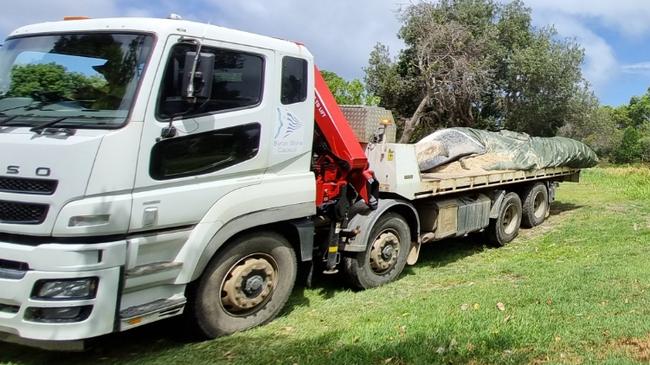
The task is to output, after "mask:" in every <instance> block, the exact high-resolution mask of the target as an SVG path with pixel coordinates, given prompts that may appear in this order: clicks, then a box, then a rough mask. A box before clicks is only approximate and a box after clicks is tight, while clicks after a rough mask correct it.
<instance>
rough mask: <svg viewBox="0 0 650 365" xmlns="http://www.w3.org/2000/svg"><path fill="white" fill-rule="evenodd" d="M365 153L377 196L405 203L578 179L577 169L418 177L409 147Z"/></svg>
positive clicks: (388, 146) (385, 147)
mask: <svg viewBox="0 0 650 365" xmlns="http://www.w3.org/2000/svg"><path fill="white" fill-rule="evenodd" d="M366 153H367V154H368V157H369V160H370V167H371V169H373V170H374V171H375V174H376V176H377V179H378V180H379V182H380V185H379V191H380V193H385V194H397V195H400V196H402V197H404V198H406V199H423V198H429V197H433V196H441V195H447V194H453V193H458V192H464V191H470V190H480V189H486V188H491V187H497V186H501V185H508V184H515V183H520V182H524V181H534V180H544V179H552V180H555V181H574V182H577V181H578V179H579V177H580V169H575V168H569V167H553V168H544V169H539V170H532V171H523V170H492V171H485V170H481V171H480V172H479V171H477V170H467V171H453V172H432V173H420V170H419V168H418V164H417V160H416V157H415V150H414V147H413V145H411V144H399V143H386V144H383V145H377V146H374V147H373V148H372V149H369V150H367V152H366Z"/></svg>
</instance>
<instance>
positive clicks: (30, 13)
mask: <svg viewBox="0 0 650 365" xmlns="http://www.w3.org/2000/svg"><path fill="white" fill-rule="evenodd" d="M5 5H6V6H3V9H2V12H1V13H0V37H4V36H6V35H8V34H9V33H10V32H11V31H12V30H14V29H16V28H18V27H20V26H23V25H27V24H32V23H39V22H45V21H58V20H61V19H63V17H64V16H66V15H87V16H92V17H98V16H102V17H106V16H113V15H117V14H119V9H118V7H117V6H116V4H115V1H114V0H92V1H79V0H56V1H52V0H29V1H25V0H23V1H20V0H19V1H12V2H11V4H5Z"/></svg>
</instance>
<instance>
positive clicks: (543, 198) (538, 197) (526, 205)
mask: <svg viewBox="0 0 650 365" xmlns="http://www.w3.org/2000/svg"><path fill="white" fill-rule="evenodd" d="M522 196H523V198H524V202H523V205H522V208H523V214H522V219H521V225H522V226H524V227H526V228H532V227H535V226H538V225H540V224H542V222H544V219H546V216H547V214H548V209H549V206H548V190H547V189H546V185H544V184H543V183H537V184H535V185H533V186H531V187H530V188H528V189H527V190H526V191H525V192H524V194H523V195H522Z"/></svg>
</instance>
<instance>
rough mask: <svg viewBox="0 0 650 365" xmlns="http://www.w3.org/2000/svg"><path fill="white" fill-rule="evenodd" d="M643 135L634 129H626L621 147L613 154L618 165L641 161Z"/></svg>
mask: <svg viewBox="0 0 650 365" xmlns="http://www.w3.org/2000/svg"><path fill="white" fill-rule="evenodd" d="M640 139H641V133H640V132H639V131H638V130H637V129H636V128H634V127H627V128H625V132H623V140H622V141H621V144H620V146H619V147H618V148H617V149H616V150H614V152H613V153H612V158H613V160H614V162H616V163H632V162H637V161H639V160H641V144H640V142H639V140H640Z"/></svg>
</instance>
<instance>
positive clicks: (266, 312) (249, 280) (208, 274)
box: [189, 232, 298, 338]
mask: <svg viewBox="0 0 650 365" xmlns="http://www.w3.org/2000/svg"><path fill="white" fill-rule="evenodd" d="M297 266H298V264H297V262H296V254H295V252H294V250H293V248H292V247H291V245H290V244H289V242H287V240H286V239H285V238H284V237H282V236H280V235H278V234H276V233H272V232H257V233H254V234H249V235H245V236H242V237H240V238H239V239H237V240H235V241H233V242H231V243H230V244H229V245H228V246H227V247H226V248H225V249H224V250H223V251H222V252H220V253H219V254H218V256H217V257H216V258H215V259H214V260H213V261H212V262H211V263H210V264H209V265H208V267H207V268H206V270H205V272H204V273H203V276H202V277H201V279H200V281H199V283H198V287H197V288H196V291H195V293H194V297H193V298H191V299H192V301H191V305H190V306H189V310H190V311H191V313H190V315H191V316H192V317H193V319H194V321H195V325H196V327H197V329H198V332H199V334H200V335H203V336H205V337H207V338H215V337H218V336H223V335H227V334H231V333H233V332H238V331H243V330H246V329H249V328H251V327H255V326H258V325H260V324H264V323H267V322H269V321H271V320H272V319H273V318H275V316H277V315H278V313H279V312H280V310H281V309H282V307H284V305H285V304H286V302H287V300H288V299H289V295H290V294H291V291H292V289H293V285H294V282H295V280H296V271H297Z"/></svg>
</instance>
